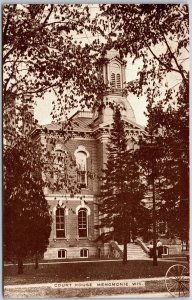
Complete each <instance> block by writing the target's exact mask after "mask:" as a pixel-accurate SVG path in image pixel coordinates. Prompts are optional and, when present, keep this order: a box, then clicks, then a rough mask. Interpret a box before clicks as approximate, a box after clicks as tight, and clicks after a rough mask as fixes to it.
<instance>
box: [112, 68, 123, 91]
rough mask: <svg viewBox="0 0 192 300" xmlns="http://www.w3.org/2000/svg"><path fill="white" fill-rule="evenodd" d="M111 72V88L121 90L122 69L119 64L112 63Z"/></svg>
mask: <svg viewBox="0 0 192 300" xmlns="http://www.w3.org/2000/svg"><path fill="white" fill-rule="evenodd" d="M110 70H111V78H110V81H111V87H112V88H115V89H121V87H122V86H121V69H120V65H119V64H118V63H112V64H111V65H110Z"/></svg>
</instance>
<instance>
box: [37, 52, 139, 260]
mask: <svg viewBox="0 0 192 300" xmlns="http://www.w3.org/2000/svg"><path fill="white" fill-rule="evenodd" d="M125 67H126V64H125V62H124V61H122V60H121V59H120V58H119V57H118V55H117V53H116V52H115V51H109V52H108V53H107V55H106V62H105V63H104V65H103V77H104V82H105V83H106V84H108V85H109V84H110V86H111V89H109V91H108V92H107V91H106V92H105V95H104V99H103V101H104V103H107V102H113V103H117V104H119V105H120V106H121V107H122V108H123V109H122V119H123V120H124V121H125V122H126V130H127V135H128V139H129V142H128V147H131V146H132V140H133V139H137V138H138V136H139V135H140V134H142V132H143V131H144V129H143V127H142V126H140V125H138V124H137V123H136V119H135V115H134V111H133V109H132V107H131V105H130V103H129V102H128V100H127V97H126V96H125V95H124V94H123V92H122V91H123V88H124V82H125V80H126V78H125ZM112 122H113V111H112V109H111V108H109V107H107V106H105V107H103V108H102V110H99V112H98V110H96V109H95V110H94V109H93V111H78V112H76V113H75V114H74V115H73V116H71V118H70V123H71V130H70V134H71V138H70V139H68V140H67V141H66V139H65V138H64V136H63V134H64V133H63V130H62V129H63V127H62V126H63V125H62V122H60V123H58V124H56V123H51V124H48V125H45V126H43V128H42V129H39V131H38V135H39V137H40V139H41V142H42V143H43V144H44V145H45V144H46V147H47V149H48V150H49V152H50V153H54V154H55V157H56V159H57V161H58V163H59V162H60V161H62V159H63V158H64V157H65V156H66V154H67V155H68V157H71V161H76V165H77V167H78V168H79V172H78V173H77V174H76V181H77V185H78V186H79V187H80V190H79V192H78V193H77V192H76V190H75V185H74V191H73V179H72V177H71V182H69V184H71V189H72V190H71V192H67V191H65V190H64V189H60V190H58V191H57V190H55V189H54V190H53V189H51V188H49V186H48V187H47V188H45V196H46V199H47V201H48V203H49V205H50V213H51V215H52V217H53V224H52V231H51V235H50V239H49V246H48V248H47V251H46V253H45V254H44V258H45V259H60V258H69V259H70V258H76V259H77V258H88V257H89V258H91V257H98V256H100V255H102V256H105V255H107V251H108V248H107V245H103V244H102V243H101V242H98V241H96V239H97V237H98V235H99V234H100V232H99V230H98V229H95V225H97V224H99V212H98V206H97V203H98V201H99V200H98V197H97V196H98V194H99V189H100V181H99V177H100V176H101V175H102V169H103V168H104V164H105V163H106V160H107V154H106V144H107V141H108V138H109V135H110V129H111V125H112ZM67 130H69V129H66V131H67ZM50 136H54V138H55V139H54V140H55V142H54V144H52V143H51V138H49V137H50ZM72 168H73V166H72V164H71V169H72ZM70 171H71V170H69V172H70ZM69 178H70V177H69ZM69 178H68V179H69ZM56 179H57V176H56V175H55V174H53V176H52V179H51V180H53V181H54V180H56Z"/></svg>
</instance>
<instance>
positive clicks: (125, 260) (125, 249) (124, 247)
mask: <svg viewBox="0 0 192 300" xmlns="http://www.w3.org/2000/svg"><path fill="white" fill-rule="evenodd" d="M126 263H127V239H126V238H124V241H123V264H126Z"/></svg>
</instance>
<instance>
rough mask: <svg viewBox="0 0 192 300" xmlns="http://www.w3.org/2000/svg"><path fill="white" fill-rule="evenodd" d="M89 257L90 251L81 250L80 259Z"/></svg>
mask: <svg viewBox="0 0 192 300" xmlns="http://www.w3.org/2000/svg"><path fill="white" fill-rule="evenodd" d="M88 256H89V250H88V249H81V250H80V257H88Z"/></svg>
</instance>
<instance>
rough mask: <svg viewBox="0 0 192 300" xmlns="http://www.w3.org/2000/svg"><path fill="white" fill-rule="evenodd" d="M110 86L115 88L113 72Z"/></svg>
mask: <svg viewBox="0 0 192 300" xmlns="http://www.w3.org/2000/svg"><path fill="white" fill-rule="evenodd" d="M111 87H113V88H115V87H116V84H115V74H114V73H112V74H111Z"/></svg>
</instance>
